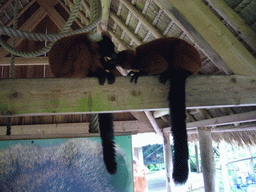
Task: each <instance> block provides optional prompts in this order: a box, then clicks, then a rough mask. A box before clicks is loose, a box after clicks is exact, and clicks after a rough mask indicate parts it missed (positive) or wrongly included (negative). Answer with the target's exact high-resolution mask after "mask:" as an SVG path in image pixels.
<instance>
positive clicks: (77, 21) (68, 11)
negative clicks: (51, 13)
mask: <svg viewBox="0 0 256 192" xmlns="http://www.w3.org/2000/svg"><path fill="white" fill-rule="evenodd" d="M58 2H59V4H60V5H61V6H62V7H63V8H64V9H65V10H66V11H67V13H68V14H69V15H70V13H71V11H70V10H69V8H68V7H67V6H66V5H65V4H64V3H63V2H62V1H61V0H58ZM73 6H74V4H73ZM79 12H81V11H78V13H79ZM83 16H84V15H83ZM80 17H81V18H82V19H83V20H84V21H85V23H86V24H89V22H90V21H89V19H87V18H86V17H85V18H86V20H85V18H84V17H82V16H80ZM75 21H76V23H77V24H78V25H79V27H81V28H82V27H84V24H82V23H81V22H80V21H79V20H78V19H77V18H75ZM87 21H88V22H87Z"/></svg>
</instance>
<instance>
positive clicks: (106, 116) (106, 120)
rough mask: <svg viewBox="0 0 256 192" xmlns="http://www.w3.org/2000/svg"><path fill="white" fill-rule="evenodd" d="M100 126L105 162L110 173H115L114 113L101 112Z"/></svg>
mask: <svg viewBox="0 0 256 192" xmlns="http://www.w3.org/2000/svg"><path fill="white" fill-rule="evenodd" d="M99 128H100V137H101V141H102V148H103V159H104V163H105V165H106V168H107V171H108V172H109V173H110V174H115V173H116V169H117V163H116V150H115V142H114V124H113V114H112V113H103V114H99Z"/></svg>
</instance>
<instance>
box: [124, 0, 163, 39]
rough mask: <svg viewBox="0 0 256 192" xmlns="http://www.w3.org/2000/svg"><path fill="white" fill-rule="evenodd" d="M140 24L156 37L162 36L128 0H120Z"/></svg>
mask: <svg viewBox="0 0 256 192" xmlns="http://www.w3.org/2000/svg"><path fill="white" fill-rule="evenodd" d="M120 1H121V2H122V3H123V4H124V5H125V6H126V7H127V8H128V9H129V10H130V11H131V12H132V13H133V14H134V15H135V16H136V17H137V19H138V20H140V21H141V22H142V24H143V25H144V26H145V27H146V28H147V29H148V30H149V31H150V32H151V33H152V34H153V35H154V36H155V37H156V38H162V37H163V35H162V34H161V33H159V31H158V30H157V29H156V28H155V27H154V26H153V25H152V24H151V23H150V22H149V21H148V20H147V19H146V18H145V17H144V16H143V15H142V14H141V12H140V11H138V10H137V9H136V8H135V7H134V6H133V5H132V4H131V3H130V2H129V1H128V0H120Z"/></svg>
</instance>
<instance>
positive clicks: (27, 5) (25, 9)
mask: <svg viewBox="0 0 256 192" xmlns="http://www.w3.org/2000/svg"><path fill="white" fill-rule="evenodd" d="M35 1H36V0H32V1H30V2H29V3H28V4H26V5H25V7H24V8H23V9H21V10H20V11H19V13H18V18H19V17H20V16H21V15H22V14H23V13H24V12H25V11H27V9H28V8H29V7H30V6H31V5H32V4H34V3H35ZM0 12H1V11H0ZM13 21H14V19H12V20H10V21H9V22H8V23H7V24H6V25H5V26H6V27H10V26H11V25H12V24H13Z"/></svg>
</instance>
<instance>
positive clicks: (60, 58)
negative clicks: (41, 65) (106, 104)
mask: <svg viewBox="0 0 256 192" xmlns="http://www.w3.org/2000/svg"><path fill="white" fill-rule="evenodd" d="M114 48H115V45H114V44H113V42H112V41H111V39H110V38H109V37H108V35H106V34H103V35H102V40H101V41H98V42H97V43H94V42H92V41H91V40H90V39H89V37H88V34H87V33H83V34H78V35H72V36H68V37H63V38H61V39H59V40H57V41H56V42H55V44H54V45H53V46H52V48H51V50H50V52H49V64H50V67H51V70H52V72H53V74H54V76H55V77H66V78H82V77H97V78H98V79H99V83H100V85H103V84H104V83H105V79H106V78H107V79H108V83H109V84H113V83H114V82H115V76H114V75H113V74H111V73H108V72H106V71H105V70H106V69H110V68H109V66H108V65H107V63H106V61H105V59H106V57H113V56H114V55H115V51H114ZM113 127H114V124H113V114H111V113H106V114H99V128H100V136H101V140H102V147H103V158H104V162H105V165H106V168H107V170H108V172H109V173H111V174H114V173H115V172H116V169H117V163H116V151H115V143H114V141H113V139H114V130H113Z"/></svg>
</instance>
